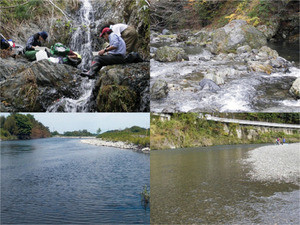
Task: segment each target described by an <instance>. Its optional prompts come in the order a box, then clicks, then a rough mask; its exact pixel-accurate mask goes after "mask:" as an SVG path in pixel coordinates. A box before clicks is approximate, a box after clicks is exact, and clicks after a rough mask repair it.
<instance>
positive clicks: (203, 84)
mask: <svg viewBox="0 0 300 225" xmlns="http://www.w3.org/2000/svg"><path fill="white" fill-rule="evenodd" d="M199 86H200V90H203V89H204V90H205V89H208V90H210V91H212V92H217V91H219V90H220V89H221V88H220V87H219V85H217V84H216V83H215V82H213V81H212V80H210V79H203V80H201V81H200V83H199Z"/></svg>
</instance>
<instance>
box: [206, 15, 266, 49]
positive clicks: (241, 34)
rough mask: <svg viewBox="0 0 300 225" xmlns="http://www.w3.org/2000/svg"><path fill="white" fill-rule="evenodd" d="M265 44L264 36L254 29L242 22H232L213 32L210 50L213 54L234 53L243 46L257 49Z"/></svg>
mask: <svg viewBox="0 0 300 225" xmlns="http://www.w3.org/2000/svg"><path fill="white" fill-rule="evenodd" d="M266 43H267V39H266V37H265V35H264V34H263V33H261V32H260V31H258V30H257V29H256V28H255V27H253V26H251V25H248V24H247V22H246V21H244V20H233V21H231V22H230V23H229V24H227V25H226V26H224V27H222V28H219V29H217V30H216V31H215V33H214V34H213V39H212V46H211V50H212V52H213V53H220V52H225V53H229V52H236V50H237V48H238V47H241V46H243V45H249V46H250V47H251V48H256V49H258V48H260V47H261V46H263V45H266Z"/></svg>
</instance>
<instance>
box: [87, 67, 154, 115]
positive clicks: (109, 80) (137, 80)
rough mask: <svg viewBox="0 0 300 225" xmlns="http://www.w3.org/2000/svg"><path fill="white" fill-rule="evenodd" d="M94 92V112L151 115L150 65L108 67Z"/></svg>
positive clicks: (100, 77)
mask: <svg viewBox="0 0 300 225" xmlns="http://www.w3.org/2000/svg"><path fill="white" fill-rule="evenodd" d="M99 75H100V76H99V79H98V80H97V81H96V85H95V87H94V89H93V94H92V95H93V96H92V98H93V100H94V101H95V102H96V105H95V109H94V110H95V111H99V112H149V111H150V94H149V80H150V71H149V63H148V62H142V63H133V64H122V65H113V66H107V67H105V68H103V69H101V71H100V72H99Z"/></svg>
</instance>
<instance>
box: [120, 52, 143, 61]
mask: <svg viewBox="0 0 300 225" xmlns="http://www.w3.org/2000/svg"><path fill="white" fill-rule="evenodd" d="M139 62H144V60H143V59H142V57H141V56H140V55H139V53H137V52H130V53H129V54H128V55H126V57H125V63H139Z"/></svg>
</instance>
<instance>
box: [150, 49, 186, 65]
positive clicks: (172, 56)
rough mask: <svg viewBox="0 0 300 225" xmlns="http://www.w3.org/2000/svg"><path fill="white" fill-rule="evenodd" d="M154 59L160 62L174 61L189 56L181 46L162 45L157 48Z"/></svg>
mask: <svg viewBox="0 0 300 225" xmlns="http://www.w3.org/2000/svg"><path fill="white" fill-rule="evenodd" d="M154 59H155V60H157V61H160V62H175V61H183V60H189V57H188V55H187V54H186V53H185V51H184V50H183V49H182V48H177V47H168V46H164V47H160V48H158V49H157V51H156V53H155V55H154Z"/></svg>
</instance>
